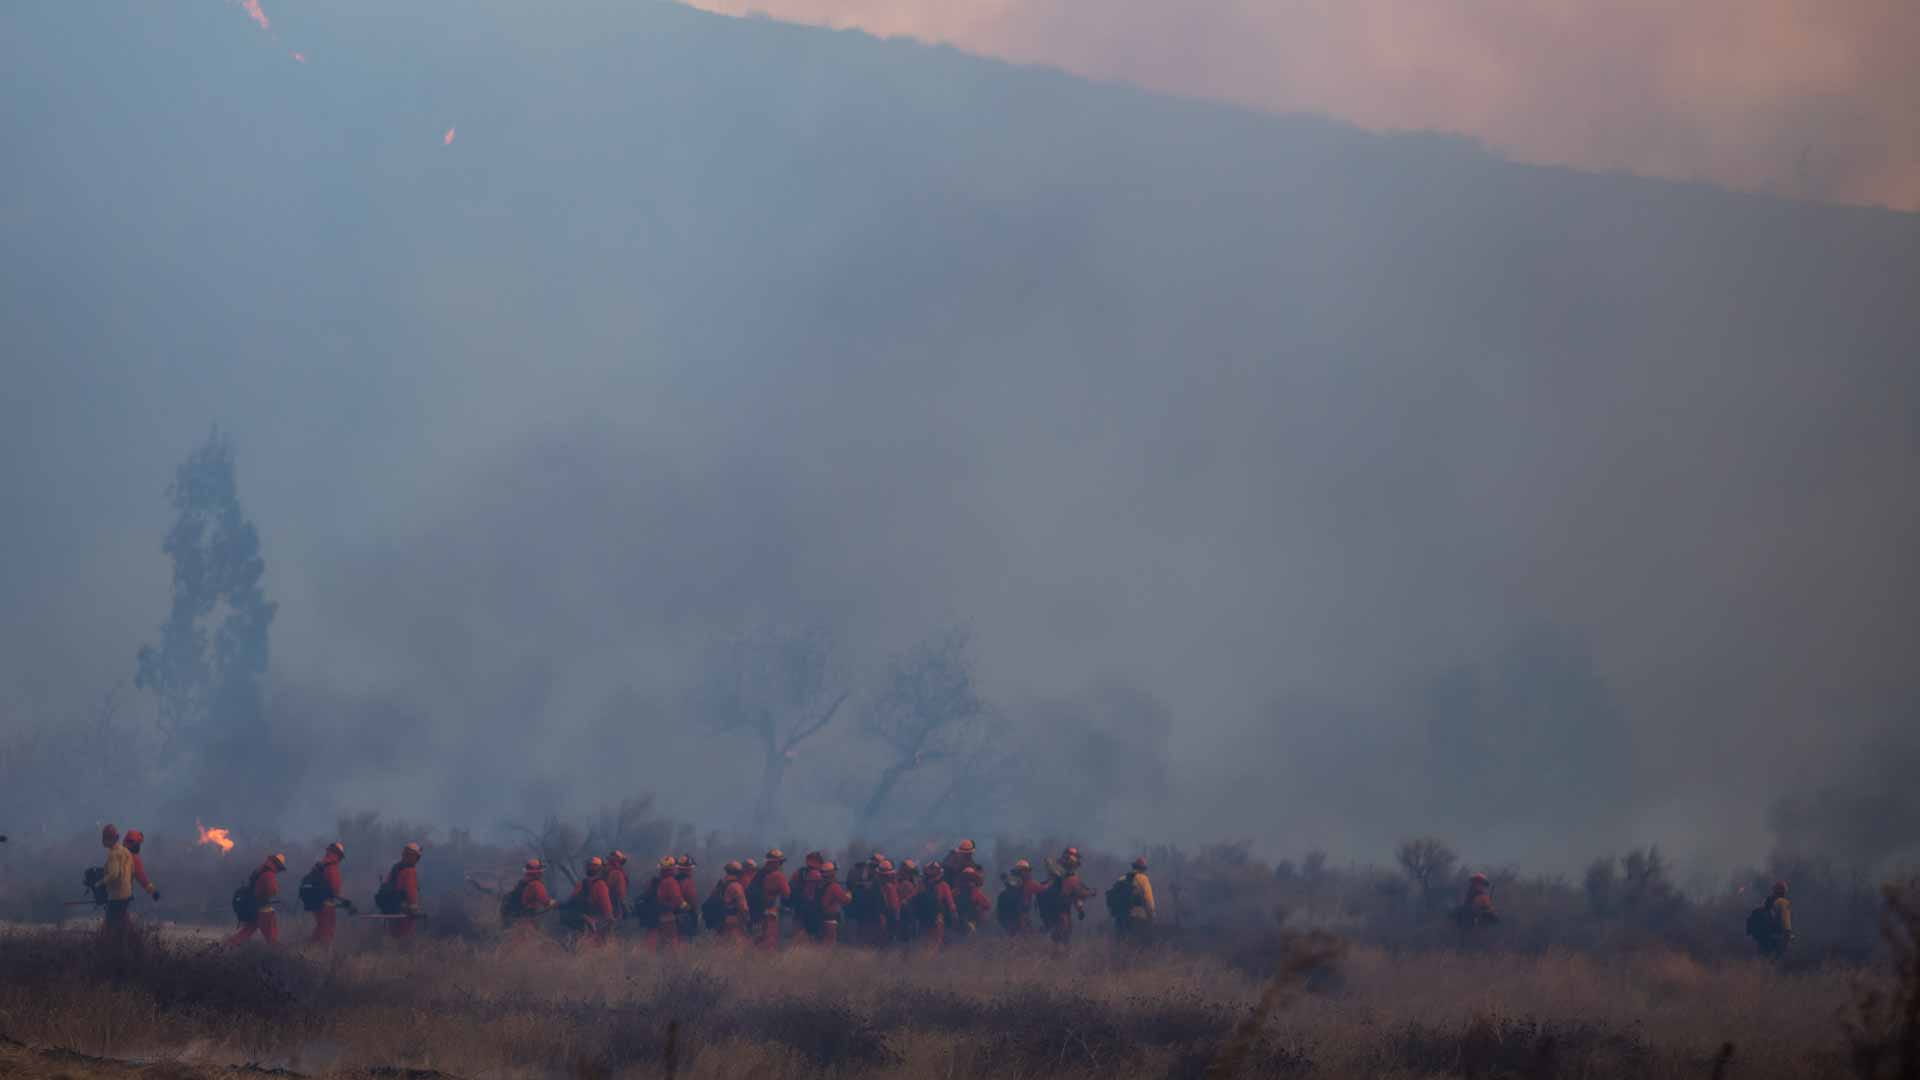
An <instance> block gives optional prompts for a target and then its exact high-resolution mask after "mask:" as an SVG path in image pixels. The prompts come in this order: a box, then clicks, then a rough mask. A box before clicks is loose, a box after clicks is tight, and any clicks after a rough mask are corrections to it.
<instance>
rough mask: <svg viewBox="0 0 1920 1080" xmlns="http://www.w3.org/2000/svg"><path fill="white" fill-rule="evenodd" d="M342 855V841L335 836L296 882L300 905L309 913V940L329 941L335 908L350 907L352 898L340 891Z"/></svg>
mask: <svg viewBox="0 0 1920 1080" xmlns="http://www.w3.org/2000/svg"><path fill="white" fill-rule="evenodd" d="M346 858H347V848H346V845H345V844H342V843H341V842H340V841H338V840H335V841H334V842H333V843H331V844H328V845H327V850H326V851H325V852H323V853H322V854H321V856H320V861H319V862H317V863H314V864H313V869H311V870H309V871H307V876H306V878H305V879H304V880H302V881H301V882H300V901H301V906H303V907H305V908H306V909H307V910H308V911H310V912H312V913H313V937H312V939H311V944H314V945H332V944H333V932H334V927H335V924H336V920H337V917H338V911H337V909H339V908H342V907H344V908H346V909H347V910H348V911H352V910H353V904H352V902H351V901H349V900H347V899H346V898H345V897H343V896H341V895H340V893H341V892H342V891H343V890H344V888H345V885H344V884H343V883H342V882H341V880H340V864H341V863H342V862H345V861H346Z"/></svg>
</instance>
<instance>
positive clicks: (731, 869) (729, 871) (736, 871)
mask: <svg viewBox="0 0 1920 1080" xmlns="http://www.w3.org/2000/svg"><path fill="white" fill-rule="evenodd" d="M720 869H722V870H723V871H725V872H726V875H727V876H728V877H738V876H739V875H741V874H743V873H745V872H746V867H744V866H741V865H740V864H739V862H737V861H735V862H729V863H727V865H725V866H723V867H721V868H720Z"/></svg>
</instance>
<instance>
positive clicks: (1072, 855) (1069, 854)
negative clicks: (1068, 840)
mask: <svg viewBox="0 0 1920 1080" xmlns="http://www.w3.org/2000/svg"><path fill="white" fill-rule="evenodd" d="M1060 855H1061V857H1062V858H1067V859H1078V858H1079V857H1080V849H1079V848H1077V847H1069V848H1067V850H1065V851H1063V852H1061V853H1060Z"/></svg>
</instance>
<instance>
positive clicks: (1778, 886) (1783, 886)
mask: <svg viewBox="0 0 1920 1080" xmlns="http://www.w3.org/2000/svg"><path fill="white" fill-rule="evenodd" d="M1773 895H1775V896H1785V895H1787V883H1786V882H1784V881H1776V882H1774V883H1773ZM1814 899H1816V900H1817V899H1819V898H1818V897H1815V898H1814Z"/></svg>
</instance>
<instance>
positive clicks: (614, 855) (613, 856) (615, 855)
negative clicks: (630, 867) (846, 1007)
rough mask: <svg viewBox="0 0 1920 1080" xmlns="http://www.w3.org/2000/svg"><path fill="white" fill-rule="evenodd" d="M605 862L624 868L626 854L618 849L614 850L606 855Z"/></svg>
mask: <svg viewBox="0 0 1920 1080" xmlns="http://www.w3.org/2000/svg"><path fill="white" fill-rule="evenodd" d="M607 861H608V862H610V863H612V864H613V865H615V866H625V865H627V853H626V852H624V851H621V850H620V849H619V848H614V849H613V850H612V851H610V852H608V853H607Z"/></svg>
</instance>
